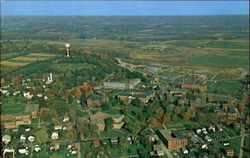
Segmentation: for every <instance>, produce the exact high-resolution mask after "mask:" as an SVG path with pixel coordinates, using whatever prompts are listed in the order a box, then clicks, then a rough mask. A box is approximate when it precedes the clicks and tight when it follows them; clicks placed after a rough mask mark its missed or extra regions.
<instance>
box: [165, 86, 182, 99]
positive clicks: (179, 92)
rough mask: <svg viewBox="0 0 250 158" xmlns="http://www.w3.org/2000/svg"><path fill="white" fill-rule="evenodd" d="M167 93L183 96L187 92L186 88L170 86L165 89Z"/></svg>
mask: <svg viewBox="0 0 250 158" xmlns="http://www.w3.org/2000/svg"><path fill="white" fill-rule="evenodd" d="M167 92H168V94H170V95H172V96H173V97H179V98H182V97H185V96H186V94H187V90H186V89H180V88H171V89H168V90H167Z"/></svg>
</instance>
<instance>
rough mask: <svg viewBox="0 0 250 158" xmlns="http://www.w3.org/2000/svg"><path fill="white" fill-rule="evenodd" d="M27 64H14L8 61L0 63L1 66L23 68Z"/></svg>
mask: <svg viewBox="0 0 250 158" xmlns="http://www.w3.org/2000/svg"><path fill="white" fill-rule="evenodd" d="M28 64H29V63H24V62H21V63H15V62H9V61H1V65H6V66H25V65H28Z"/></svg>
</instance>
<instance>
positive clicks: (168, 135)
mask: <svg viewBox="0 0 250 158" xmlns="http://www.w3.org/2000/svg"><path fill="white" fill-rule="evenodd" d="M159 133H160V134H161V135H162V136H163V137H164V138H165V139H166V140H168V141H172V140H178V139H183V136H182V135H181V134H180V133H178V132H177V131H170V130H166V129H161V130H159Z"/></svg>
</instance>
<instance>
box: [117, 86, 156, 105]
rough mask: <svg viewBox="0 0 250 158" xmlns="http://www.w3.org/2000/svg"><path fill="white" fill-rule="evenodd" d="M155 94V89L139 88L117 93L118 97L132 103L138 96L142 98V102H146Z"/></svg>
mask: <svg viewBox="0 0 250 158" xmlns="http://www.w3.org/2000/svg"><path fill="white" fill-rule="evenodd" d="M154 96H155V93H154V91H151V90H138V89H129V90H126V91H123V92H121V93H119V94H118V95H117V97H118V99H120V100H122V101H123V102H125V103H130V102H131V101H132V100H134V99H136V98H137V99H139V100H140V102H141V103H144V104H146V103H147V102H148V101H149V100H150V99H152V98H153V97H154Z"/></svg>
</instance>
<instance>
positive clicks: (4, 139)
mask: <svg viewBox="0 0 250 158" xmlns="http://www.w3.org/2000/svg"><path fill="white" fill-rule="evenodd" d="M2 141H3V142H4V143H5V144H9V142H10V141H11V136H9V135H4V136H3V137H2Z"/></svg>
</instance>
